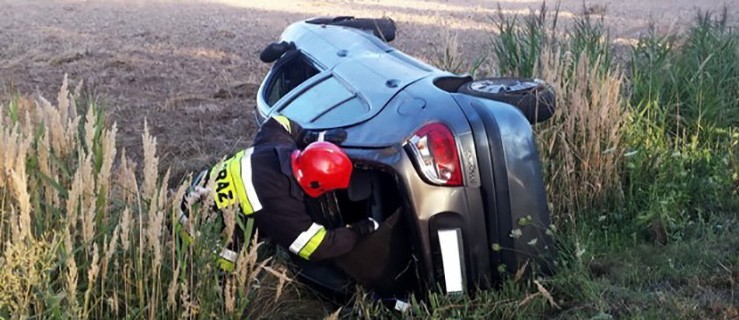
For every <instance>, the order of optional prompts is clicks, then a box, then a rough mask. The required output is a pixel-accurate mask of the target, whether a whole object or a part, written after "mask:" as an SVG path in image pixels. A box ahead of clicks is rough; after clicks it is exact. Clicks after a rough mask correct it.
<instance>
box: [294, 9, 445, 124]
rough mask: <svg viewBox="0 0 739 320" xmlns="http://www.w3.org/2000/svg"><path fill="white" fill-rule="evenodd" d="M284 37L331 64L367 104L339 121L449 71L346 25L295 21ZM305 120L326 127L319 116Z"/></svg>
mask: <svg viewBox="0 0 739 320" xmlns="http://www.w3.org/2000/svg"><path fill="white" fill-rule="evenodd" d="M282 40H283V41H288V42H293V43H295V46H296V47H297V48H298V50H300V51H301V52H302V53H303V54H304V55H305V56H306V57H307V58H309V59H310V60H312V61H313V62H314V63H315V64H317V65H318V67H320V68H322V69H324V70H330V71H331V73H332V74H333V76H334V77H336V78H338V79H339V80H340V81H341V82H342V83H343V84H344V85H345V86H346V87H347V88H348V89H349V90H350V91H352V92H354V93H356V94H357V95H358V96H360V97H361V99H362V100H363V101H365V102H366V103H367V104H368V107H369V110H367V112H362V113H361V114H356V113H354V114H347V115H345V116H340V117H341V118H345V120H346V121H344V122H343V126H346V125H351V124H354V123H357V122H361V121H364V120H367V119H369V118H371V117H373V116H374V115H376V114H377V113H378V112H380V111H381V110H382V109H383V108H384V106H385V105H386V104H387V103H388V102H389V101H390V100H391V99H392V97H394V96H395V95H396V94H397V93H398V92H399V91H401V90H403V89H404V88H405V87H407V86H408V85H410V84H412V83H414V82H416V81H418V80H420V79H423V78H425V77H428V76H431V75H439V76H441V75H450V73H448V72H444V71H441V70H439V69H437V68H434V67H432V66H430V65H428V64H425V63H423V62H420V61H418V60H416V59H414V58H412V57H409V56H407V55H405V54H404V53H402V52H400V51H398V50H397V49H395V48H393V47H392V46H390V45H388V44H386V43H385V42H383V41H382V40H380V39H379V38H377V37H375V36H374V35H373V34H372V33H369V32H366V31H362V30H359V29H354V28H350V27H343V26H334V25H321V24H311V23H306V22H297V23H294V24H292V25H290V26H289V27H288V28H287V29H285V31H284V32H283V34H282ZM303 125H304V126H306V127H308V128H320V127H324V125H322V124H321V119H316V120H315V123H303ZM333 125H334V126H335V125H336V123H333Z"/></svg>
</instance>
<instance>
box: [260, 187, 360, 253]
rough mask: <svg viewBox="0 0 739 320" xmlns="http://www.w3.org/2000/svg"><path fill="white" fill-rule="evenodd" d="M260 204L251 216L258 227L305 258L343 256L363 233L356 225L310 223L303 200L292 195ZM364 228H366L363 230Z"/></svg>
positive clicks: (267, 200)
mask: <svg viewBox="0 0 739 320" xmlns="http://www.w3.org/2000/svg"><path fill="white" fill-rule="evenodd" d="M262 204H263V205H264V210H262V211H261V212H258V213H256V214H255V215H254V219H255V223H256V225H257V228H259V229H260V230H261V231H262V232H264V233H266V234H267V236H268V237H270V238H271V239H273V240H274V241H277V243H278V244H279V245H281V246H282V247H284V248H288V249H289V250H290V252H292V253H294V254H296V255H298V256H300V257H301V258H303V259H306V260H312V261H316V260H324V259H331V258H334V257H337V256H340V255H343V254H345V253H347V252H349V251H351V250H352V249H353V248H354V246H355V245H356V243H357V241H358V240H359V239H360V238H361V237H362V232H360V231H359V230H358V229H356V227H347V228H336V229H328V228H326V227H324V226H323V225H321V224H319V223H316V222H313V221H312V220H311V218H310V216H309V215H308V213H307V212H305V209H304V208H305V205H304V204H303V202H302V201H298V200H296V199H293V198H288V199H286V198H282V199H279V198H273V199H263V201H262ZM355 225H356V224H355ZM372 229H374V225H373V226H372ZM367 230H368V229H366V228H365V230H364V231H367Z"/></svg>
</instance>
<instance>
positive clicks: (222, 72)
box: [0, 0, 739, 177]
mask: <svg viewBox="0 0 739 320" xmlns="http://www.w3.org/2000/svg"><path fill="white" fill-rule="evenodd" d="M555 3H556V1H549V3H548V5H549V6H550V7H553V6H554V4H555ZM498 5H500V8H501V9H502V10H503V13H504V14H519V15H522V14H526V13H528V12H529V10H530V9H534V8H538V7H539V6H540V5H541V1H540V0H500V1H493V0H446V1H444V0H427V1H424V0H404V1H397V0H396V1H390V0H331V1H311V0H302V1H301V0H279V1H268V0H240V1H237V0H210V1H209V0H171V1H164V0H129V1H121V0H89V1H80V0H76V1H75V0H46V1H41V0H0V102H4V101H7V99H8V97H9V95H11V94H13V93H17V92H20V93H24V94H41V95H43V96H45V97H49V98H53V97H56V92H57V90H58V88H59V86H60V85H61V82H62V79H63V77H64V74H68V75H69V78H70V81H71V82H72V83H73V84H74V83H77V82H78V81H81V80H83V81H84V82H85V84H86V86H87V88H90V89H91V90H90V91H91V92H94V93H96V94H97V95H98V96H99V97H101V98H102V99H103V100H104V101H105V104H106V106H107V110H108V113H109V116H108V119H109V121H110V122H111V123H112V122H117V124H118V128H119V139H118V141H119V146H123V147H126V148H127V150H128V153H129V154H133V155H134V156H136V155H138V154H140V153H141V150H140V139H141V138H140V134H141V133H142V132H143V123H144V119H146V120H147V121H148V124H149V127H150V128H151V131H152V132H153V134H155V135H156V136H157V137H158V146H159V153H160V157H161V161H162V162H163V163H165V164H166V165H169V166H172V169H173V176H174V177H181V176H182V175H183V174H184V173H186V172H189V171H192V170H197V169H199V168H201V167H203V166H205V165H207V164H209V163H212V162H213V161H214V160H216V159H218V158H220V157H222V156H223V155H226V154H229V153H232V152H234V151H235V150H237V149H238V148H241V147H244V146H247V145H248V144H249V143H250V141H251V138H252V135H253V133H254V130H255V125H254V106H255V102H254V94H255V91H256V88H257V86H258V83H259V82H260V80H261V78H262V77H263V76H264V74H265V73H266V71H267V70H268V67H269V66H268V65H265V64H263V63H261V62H259V60H258V55H259V52H260V51H261V49H262V48H264V46H265V45H266V44H268V43H270V42H272V41H275V40H277V39H278V38H279V35H280V32H281V31H282V30H283V29H284V28H285V27H286V26H288V25H289V24H290V23H291V22H294V21H298V20H301V19H305V18H309V17H314V16H335V15H354V16H362V17H381V16H389V17H391V18H393V19H394V20H395V21H396V22H398V27H399V31H398V37H397V39H396V41H395V42H394V43H393V45H395V46H396V47H398V48H399V49H401V50H403V51H405V52H407V53H409V54H411V55H414V56H417V57H420V58H422V59H425V60H427V61H430V62H433V61H434V59H436V58H437V56H438V52H439V39H442V38H445V35H446V34H451V35H457V39H458V45H459V50H460V51H461V53H462V55H463V56H464V57H466V58H468V59H470V60H472V59H473V58H475V57H479V56H480V55H481V54H482V53H483V52H485V50H486V47H487V45H488V43H489V39H490V36H491V26H492V24H491V21H492V20H491V17H492V16H495V15H497V6H498ZM723 6H726V7H727V8H728V9H729V11H730V12H731V13H733V14H732V15H731V16H732V17H734V18H733V19H734V20H733V21H732V23H734V24H736V17H737V16H738V15H739V0H726V1H721V0H715V1H714V0H704V1H691V0H621V1H616V0H613V1H595V0H589V1H585V3H583V0H563V1H562V7H561V8H562V15H561V16H562V18H563V20H567V19H569V18H571V17H572V16H573V15H574V14H579V13H581V12H583V11H589V12H593V13H598V14H601V13H605V22H606V25H607V26H608V27H609V28H610V29H611V32H612V33H611V34H612V36H613V39H614V41H616V42H619V41H629V40H630V39H634V38H635V37H638V36H639V34H641V33H643V32H646V31H647V30H648V29H649V26H650V24H651V23H654V24H655V25H656V26H657V29H658V30H659V31H660V32H679V31H680V30H681V29H682V28H684V26H685V25H686V24H687V23H689V22H690V21H691V19H692V18H693V17H694V16H695V14H696V12H698V10H714V11H719V10H720V9H721V7H723Z"/></svg>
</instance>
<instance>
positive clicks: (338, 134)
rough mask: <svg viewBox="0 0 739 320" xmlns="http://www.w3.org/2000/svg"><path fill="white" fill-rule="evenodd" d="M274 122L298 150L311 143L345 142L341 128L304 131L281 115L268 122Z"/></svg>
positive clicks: (343, 131) (336, 143)
mask: <svg viewBox="0 0 739 320" xmlns="http://www.w3.org/2000/svg"><path fill="white" fill-rule="evenodd" d="M272 120H273V121H276V122H277V123H279V124H280V125H281V126H282V128H283V129H285V130H286V131H287V132H288V133H290V136H292V137H293V139H295V143H296V144H297V146H298V148H300V149H302V148H305V147H306V146H307V145H309V144H310V143H312V142H316V141H328V142H331V143H333V144H335V145H340V144H341V143H342V142H344V140H346V130H344V129H341V128H336V129H328V130H305V129H303V127H301V126H300V125H299V124H298V123H297V122H295V121H292V120H290V119H289V118H288V117H286V116H283V115H276V116H273V117H272V118H271V119H270V120H268V121H272Z"/></svg>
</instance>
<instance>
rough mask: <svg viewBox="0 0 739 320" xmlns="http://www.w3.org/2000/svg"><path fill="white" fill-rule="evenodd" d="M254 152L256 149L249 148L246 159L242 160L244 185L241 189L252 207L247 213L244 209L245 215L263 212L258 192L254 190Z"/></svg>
mask: <svg viewBox="0 0 739 320" xmlns="http://www.w3.org/2000/svg"><path fill="white" fill-rule="evenodd" d="M253 152H254V148H249V149H246V150H245V153H244V158H243V159H241V178H242V182H243V183H242V184H241V188H242V190H243V192H244V196H245V197H246V199H247V201H248V202H249V205H250V206H251V209H250V210H249V211H246V210H245V208H244V211H243V212H244V214H246V215H249V214H252V213H254V212H257V211H259V210H262V203H261V202H260V201H259V197H258V196H257V191H256V189H255V188H254V184H253V183H252V180H251V176H252V175H251V173H252V168H251V154H252V153H253Z"/></svg>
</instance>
